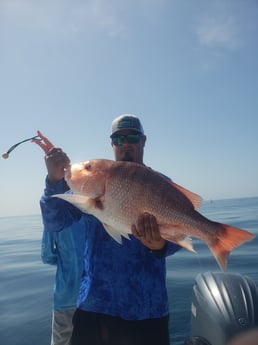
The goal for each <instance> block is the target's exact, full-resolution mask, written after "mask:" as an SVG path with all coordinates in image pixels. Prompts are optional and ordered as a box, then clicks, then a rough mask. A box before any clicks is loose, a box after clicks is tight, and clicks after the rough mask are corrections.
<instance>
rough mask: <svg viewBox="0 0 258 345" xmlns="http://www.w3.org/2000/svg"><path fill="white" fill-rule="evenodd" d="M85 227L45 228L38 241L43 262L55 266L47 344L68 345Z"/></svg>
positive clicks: (78, 285) (79, 276)
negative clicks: (50, 322)
mask: <svg viewBox="0 0 258 345" xmlns="http://www.w3.org/2000/svg"><path fill="white" fill-rule="evenodd" d="M84 249H85V226H84V223H82V222H78V223H75V224H74V225H72V226H71V227H67V228H65V229H64V230H63V231H60V232H50V231H47V229H46V228H45V229H44V231H43V236H42V242H41V258H42V261H43V263H45V264H49V265H54V266H56V275H55V285H54V299H53V314H52V332H51V345H69V344H70V340H71V336H72V330H73V324H72V319H73V314H74V312H75V309H76V301H77V297H78V293H79V288H80V283H81V277H82V272H83V253H84Z"/></svg>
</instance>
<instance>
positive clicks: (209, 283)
mask: <svg viewBox="0 0 258 345" xmlns="http://www.w3.org/2000/svg"><path fill="white" fill-rule="evenodd" d="M257 325H258V287H257V285H256V284H255V283H254V281H253V280H251V279H250V278H248V277H243V276H241V275H239V274H232V273H222V272H219V273H211V272H206V273H204V274H198V275H197V277H196V279H195V284H194V287H193V299H192V306H191V329H190V338H188V340H187V342H185V344H203V345H204V344H205V345H225V344H226V343H227V342H228V341H229V340H230V339H231V338H232V337H233V336H235V335H236V334H238V333H240V332H243V331H247V330H248V329H251V328H253V327H257Z"/></svg>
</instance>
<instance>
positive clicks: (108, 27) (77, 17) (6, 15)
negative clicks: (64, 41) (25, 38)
mask: <svg viewBox="0 0 258 345" xmlns="http://www.w3.org/2000/svg"><path fill="white" fill-rule="evenodd" d="M116 4H117V1H116V0H113V1H112V0H111V1H106V0H87V1H84V0H74V1H65V0H55V1H52V0H37V1H35V0H1V12H2V15H1V17H2V18H1V19H2V24H0V25H2V26H3V25H4V26H5V29H7V30H12V26H13V28H17V27H20V28H22V29H28V30H30V29H33V30H36V31H41V32H44V31H45V32H51V31H54V32H55V33H59V34H75V33H81V32H85V31H91V32H92V31H98V30H101V31H104V32H105V33H106V34H107V35H110V36H116V35H120V34H122V32H123V25H122V22H121V20H120V19H119V14H120V13H119V11H120V9H119V6H117V5H116Z"/></svg>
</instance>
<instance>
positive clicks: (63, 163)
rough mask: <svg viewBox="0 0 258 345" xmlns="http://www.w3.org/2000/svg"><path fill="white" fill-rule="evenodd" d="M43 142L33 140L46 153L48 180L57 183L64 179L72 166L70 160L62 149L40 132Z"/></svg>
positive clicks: (38, 132)
mask: <svg viewBox="0 0 258 345" xmlns="http://www.w3.org/2000/svg"><path fill="white" fill-rule="evenodd" d="M37 134H38V136H39V137H40V139H41V140H32V142H34V143H35V144H37V145H38V146H40V147H41V148H42V150H43V151H44V152H45V154H46V155H45V163H46V167H47V171H48V180H49V182H50V183H55V182H57V181H60V180H62V179H63V178H64V174H65V169H67V168H68V167H69V165H70V159H69V157H68V156H67V154H66V153H65V152H63V151H62V149H60V148H56V147H55V146H54V145H53V144H52V143H51V141H49V140H48V138H47V137H45V136H44V135H43V134H42V133H41V132H40V131H37Z"/></svg>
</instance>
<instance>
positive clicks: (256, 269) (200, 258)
mask: <svg viewBox="0 0 258 345" xmlns="http://www.w3.org/2000/svg"><path fill="white" fill-rule="evenodd" d="M200 212H201V213H202V214H203V215H205V216H207V217H208V218H210V219H212V220H216V221H219V222H223V223H227V224H230V225H234V226H237V227H240V228H244V229H246V230H249V231H251V232H253V233H254V234H256V235H257V238H255V239H254V240H253V241H252V242H249V243H246V244H244V245H242V246H241V247H239V248H238V249H236V250H235V251H233V252H232V253H231V255H230V258H229V262H228V271H229V272H233V273H235V272H237V273H240V274H242V275H246V276H249V277H250V278H252V279H253V280H254V281H255V282H256V283H257V284H258V197H256V198H242V199H228V200H216V201H213V202H204V203H203V205H202V207H201V209H200ZM41 232H42V223H41V217H40V216H23V217H6V218H0V257H1V261H0V262H1V266H0V313H1V318H0V344H1V345H2V344H4V345H35V344H36V345H48V344H50V326H51V307H52V292H53V282H54V274H55V269H54V268H53V267H50V266H47V265H43V264H42V263H41V259H40V240H41ZM193 244H194V247H195V249H196V251H197V253H198V254H197V255H195V254H193V253H190V252H188V251H186V250H182V251H181V252H179V253H177V254H176V255H174V256H172V257H169V258H168V260H167V286H168V292H169V299H170V330H171V344H173V345H182V344H183V342H184V339H185V338H186V337H187V335H188V334H189V327H190V316H191V315H190V306H191V299H192V288H193V284H194V280H195V277H196V275H197V274H198V273H204V272H206V271H212V272H219V268H218V266H217V264H216V262H215V260H214V258H213V256H212V255H211V253H210V252H209V250H208V249H207V247H206V245H204V243H203V242H201V241H198V240H193Z"/></svg>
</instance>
